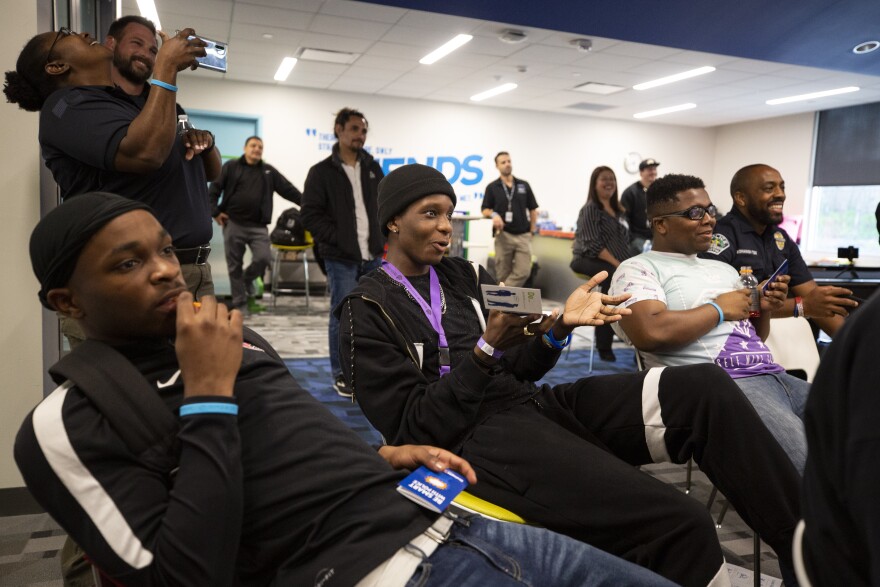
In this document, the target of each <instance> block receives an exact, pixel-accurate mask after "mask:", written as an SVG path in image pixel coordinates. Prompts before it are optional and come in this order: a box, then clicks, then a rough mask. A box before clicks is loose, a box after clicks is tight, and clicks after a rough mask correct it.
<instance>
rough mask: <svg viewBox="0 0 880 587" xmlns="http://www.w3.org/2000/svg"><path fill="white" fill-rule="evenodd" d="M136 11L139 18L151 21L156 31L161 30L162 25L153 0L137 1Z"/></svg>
mask: <svg viewBox="0 0 880 587" xmlns="http://www.w3.org/2000/svg"><path fill="white" fill-rule="evenodd" d="M137 5H138V10H140V11H141V16H143V17H144V18H148V19H150V20H152V21H153V24H154V25H156V29H158V30H160V31H161V30H162V23H160V22H159V12H158V11H157V10H156V3H155V2H153V0H137Z"/></svg>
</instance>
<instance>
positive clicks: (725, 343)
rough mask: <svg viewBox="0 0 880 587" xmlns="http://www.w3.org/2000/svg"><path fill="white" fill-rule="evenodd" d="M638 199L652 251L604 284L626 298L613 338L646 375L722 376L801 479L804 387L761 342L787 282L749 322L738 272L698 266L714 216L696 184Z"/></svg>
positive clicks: (668, 179)
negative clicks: (684, 368) (717, 370)
mask: <svg viewBox="0 0 880 587" xmlns="http://www.w3.org/2000/svg"><path fill="white" fill-rule="evenodd" d="M647 197H648V217H649V218H650V219H651V223H652V230H653V234H654V239H653V242H654V244H653V249H652V250H651V251H649V252H647V253H642V254H641V255H638V256H636V257H633V258H631V259H628V260H626V261H624V262H623V263H621V265H620V267H618V269H617V271H615V273H614V278H613V280H612V285H611V292H612V294H613V295H622V294H625V293H627V294H631V297H630V298H629V299H628V300H627V301H626V302H624V304H625V305H626V306H627V307H628V308H629V309H630V310H632V313H631V314H630V315H628V316H624V317H623V318H622V319H621V321H620V324H619V327H620V329H621V330H622V331H623V332H624V334H625V335H626V337H627V338H629V340H630V341H631V342H632V344H633V345H634V346H635V347H636V349H638V350H639V351H640V352H641V354H642V357H643V358H644V360H645V363H646V366H647V367H656V366H660V365H667V366H675V365H692V364H697V363H715V364H716V365H719V366H720V367H722V368H723V369H724V370H725V371H727V373H728V374H729V375H730V376H731V377H732V378H733V380H734V381H735V382H736V383H737V385H739V387H740V389H742V391H743V392H744V393H745V395H746V397H747V398H748V399H749V401H750V402H751V403H752V405H753V406H754V407H755V409H756V410H757V412H758V414H759V415H760V416H761V418H762V420H763V421H764V423H765V424H766V425H767V428H769V429H770V432H771V433H772V434H773V436H774V437H775V438H776V440H777V441H778V442H779V444H780V445H781V446H782V447H783V448H784V449H785V451H786V452H787V453H788V456H789V457H790V458H791V461H792V463H794V465H795V467H796V468H797V469H798V471H799V472H801V473H803V470H804V462H805V460H806V456H807V446H806V439H805V437H804V424H803V415H804V404H805V403H806V401H807V395H808V393H809V389H810V386H809V384H808V383H807V382H805V381H802V380H800V379H797V378H796V377H792V376H791V375H788V374H786V373H785V370H784V369H783V368H782V367H781V366H779V365H777V364H776V363H774V362H773V356H772V355H771V353H770V351H769V350H768V349H767V347H766V346H765V345H764V342H763V341H764V339H766V338H767V335H768V334H769V332H770V315H771V314H772V312H773V311H774V310H775V309H778V308H780V307H781V306H782V304H783V302H784V301H785V296H786V294H787V292H788V286H787V283H788V276H781V277H780V278H779V279H778V280H777V281H776V282H774V283H771V284H769V287H768V289H767V290H766V293H763V294H762V295H761V316H760V317H758V318H749V305H750V294H749V291H748V290H746V289H742V286H741V285H740V282H739V275H738V274H737V271H736V270H735V269H733V268H732V267H731V266H730V265H727V264H726V263H722V262H720V261H713V260H708V259H701V258H699V257H697V254H698V253H700V252H703V251H705V250H706V249H707V248H708V247H709V244H710V243H711V240H712V229H713V228H714V226H715V206H714V205H713V204H712V201H711V200H710V198H709V194H708V193H707V192H706V189H705V186H704V185H703V181H702V180H700V179H699V178H696V177H693V176H689V175H666V176H665V177H662V178H660V179H658V180H657V181H655V182H654V183H653V184H651V187H649V188H648V193H647ZM759 291H761V288H759Z"/></svg>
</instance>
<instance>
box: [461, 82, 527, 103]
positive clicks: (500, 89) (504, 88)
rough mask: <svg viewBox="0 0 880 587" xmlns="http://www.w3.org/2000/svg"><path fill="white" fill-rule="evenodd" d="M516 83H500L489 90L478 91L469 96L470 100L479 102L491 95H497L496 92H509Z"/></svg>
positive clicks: (514, 87)
mask: <svg viewBox="0 0 880 587" xmlns="http://www.w3.org/2000/svg"><path fill="white" fill-rule="evenodd" d="M515 89H516V84H513V83H507V84H501V85H500V86H498V87H497V88H492V89H491V90H486V91H485V92H480V93H479V94H474V95H473V96H471V100H473V101H474V102H481V101H483V100H485V99H486V98H491V97H492V96H497V95H498V94H503V93H504V92H509V91H510V90H515Z"/></svg>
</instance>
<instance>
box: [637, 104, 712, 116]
mask: <svg viewBox="0 0 880 587" xmlns="http://www.w3.org/2000/svg"><path fill="white" fill-rule="evenodd" d="M696 107H697V105H696V104H694V103H693V102H688V103H687V104H679V105H678V106H669V107H668V108H658V109H657V110H648V111H647V112H639V113H637V114H633V118H651V117H653V116H662V115H663V114H671V113H673V112H681V111H682V110H690V109H691V108H696Z"/></svg>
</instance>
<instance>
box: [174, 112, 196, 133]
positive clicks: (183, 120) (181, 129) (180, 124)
mask: <svg viewBox="0 0 880 587" xmlns="http://www.w3.org/2000/svg"><path fill="white" fill-rule="evenodd" d="M192 128H193V125H192V124H191V123H190V121H189V116H187V115H186V114H178V115H177V135H178V136H183V135H185V134H186V131H188V130H191V129H192Z"/></svg>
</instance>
